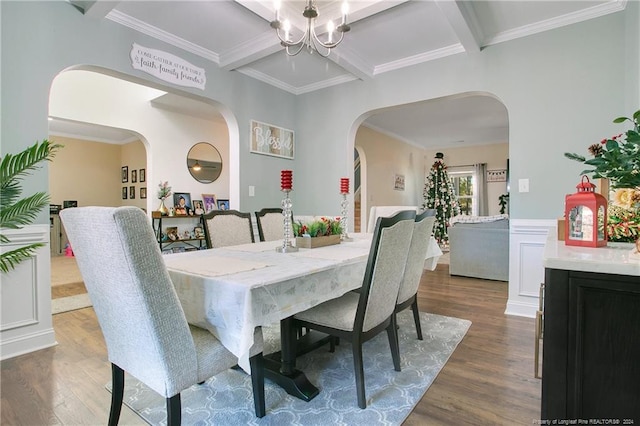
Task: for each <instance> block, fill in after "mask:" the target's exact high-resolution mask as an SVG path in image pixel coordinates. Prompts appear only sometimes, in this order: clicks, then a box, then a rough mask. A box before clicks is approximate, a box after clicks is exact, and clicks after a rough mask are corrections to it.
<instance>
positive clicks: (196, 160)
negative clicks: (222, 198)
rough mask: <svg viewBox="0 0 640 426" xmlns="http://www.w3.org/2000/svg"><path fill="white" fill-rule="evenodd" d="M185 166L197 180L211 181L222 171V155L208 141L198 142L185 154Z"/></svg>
mask: <svg viewBox="0 0 640 426" xmlns="http://www.w3.org/2000/svg"><path fill="white" fill-rule="evenodd" d="M187 168H188V169H189V173H191V176H193V178H194V179H195V180H197V181H198V182H200V183H211V182H213V181H215V180H216V179H218V177H220V173H222V156H221V155H220V152H219V151H218V150H217V149H216V147H214V146H213V145H211V144H210V143H207V142H198V143H197V144H195V145H194V146H192V147H191V149H190V150H189V153H188V154H187Z"/></svg>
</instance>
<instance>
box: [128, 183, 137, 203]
mask: <svg viewBox="0 0 640 426" xmlns="http://www.w3.org/2000/svg"><path fill="white" fill-rule="evenodd" d="M129 199H130V200H135V199H136V187H135V186H130V187H129Z"/></svg>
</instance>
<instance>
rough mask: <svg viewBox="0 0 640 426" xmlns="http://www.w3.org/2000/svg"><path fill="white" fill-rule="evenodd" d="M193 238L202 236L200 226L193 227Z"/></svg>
mask: <svg viewBox="0 0 640 426" xmlns="http://www.w3.org/2000/svg"><path fill="white" fill-rule="evenodd" d="M193 238H199V239H202V238H204V228H202V226H196V227H195V228H193Z"/></svg>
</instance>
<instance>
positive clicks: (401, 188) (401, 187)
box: [393, 174, 404, 191]
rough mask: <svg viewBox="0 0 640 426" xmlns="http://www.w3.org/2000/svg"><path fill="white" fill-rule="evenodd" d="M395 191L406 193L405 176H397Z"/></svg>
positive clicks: (394, 184)
mask: <svg viewBox="0 0 640 426" xmlns="http://www.w3.org/2000/svg"><path fill="white" fill-rule="evenodd" d="M393 189H395V190H396V191H404V175H398V174H397V175H396V176H395V181H394V183H393Z"/></svg>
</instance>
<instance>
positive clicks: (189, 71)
mask: <svg viewBox="0 0 640 426" xmlns="http://www.w3.org/2000/svg"><path fill="white" fill-rule="evenodd" d="M130 57H131V65H132V66H133V68H134V69H136V70H140V71H143V72H146V73H147V74H151V75H153V76H155V77H157V78H159V79H160V80H164V81H166V82H169V83H173V84H177V85H179V86H187V87H195V88H198V89H200V90H204V87H205V85H206V83H207V76H206V75H205V72H204V68H200V67H197V66H195V65H193V64H191V63H189V62H187V61H185V60H184V59H182V58H179V57H177V56H175V55H172V54H171V53H167V52H163V51H161V50H156V49H150V48H148V47H144V46H140V45H139V44H136V43H133V47H132V48H131V53H130Z"/></svg>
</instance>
